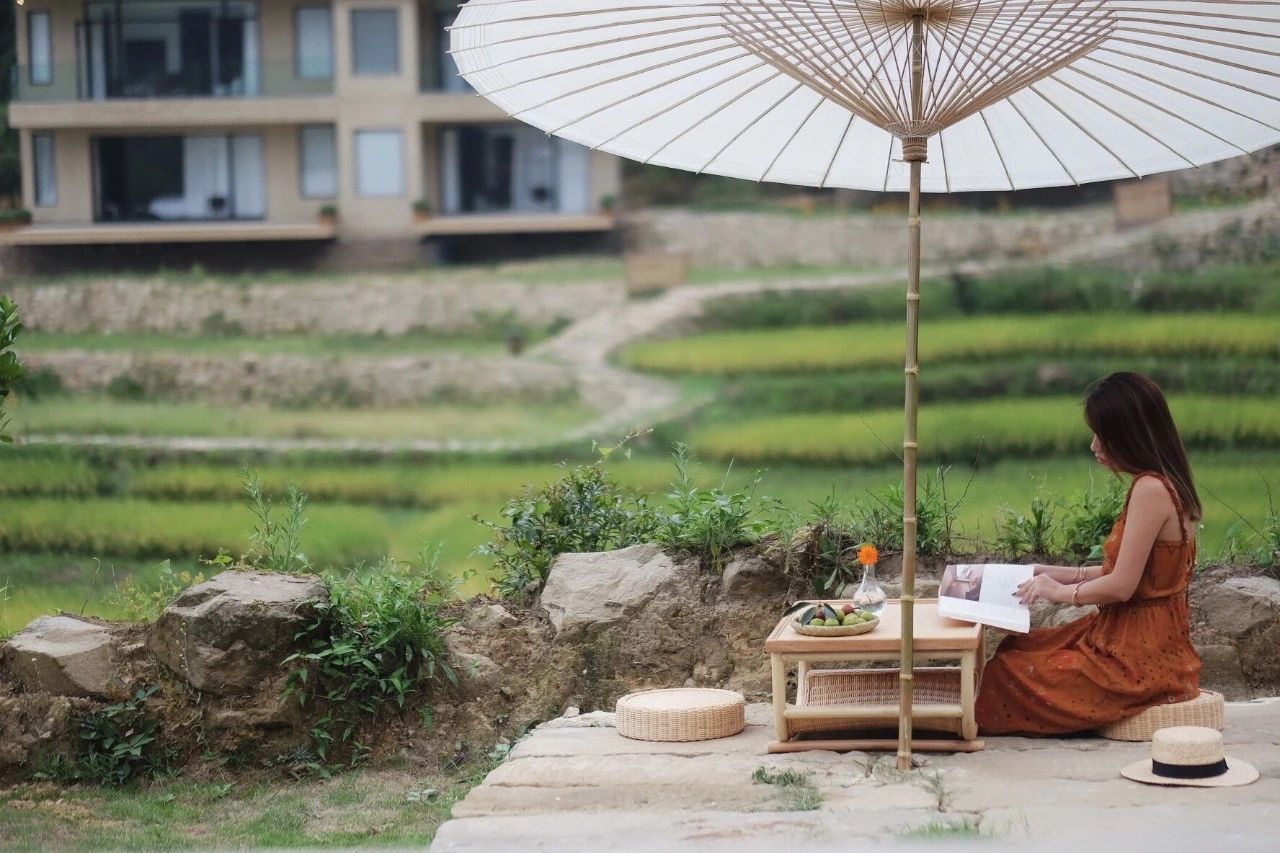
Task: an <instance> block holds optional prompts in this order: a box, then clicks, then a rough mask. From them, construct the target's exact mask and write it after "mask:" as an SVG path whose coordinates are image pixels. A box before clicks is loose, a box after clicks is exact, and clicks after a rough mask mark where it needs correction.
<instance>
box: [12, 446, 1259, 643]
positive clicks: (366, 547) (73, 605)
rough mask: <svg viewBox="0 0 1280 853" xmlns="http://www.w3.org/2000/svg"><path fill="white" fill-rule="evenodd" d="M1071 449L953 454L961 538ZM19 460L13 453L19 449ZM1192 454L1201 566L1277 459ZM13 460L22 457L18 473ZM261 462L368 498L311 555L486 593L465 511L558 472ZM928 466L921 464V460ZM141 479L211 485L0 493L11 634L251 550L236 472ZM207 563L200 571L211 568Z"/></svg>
mask: <svg viewBox="0 0 1280 853" xmlns="http://www.w3.org/2000/svg"><path fill="white" fill-rule="evenodd" d="M1073 450H1074V452H1073V453H1072V454H1071V455H1070V456H1067V457H1060V458H1053V459H1038V460H1031V461H1029V460H1025V459H1011V460H1006V461H1002V462H998V463H995V464H984V465H983V467H982V468H980V469H979V470H978V471H977V472H975V473H974V474H973V476H972V479H971V480H970V472H969V470H968V467H967V465H966V464H965V461H964V460H962V459H958V460H956V463H957V465H956V467H955V468H953V469H952V470H951V471H950V472H949V474H948V477H947V490H948V494H949V496H950V497H952V498H955V497H956V496H958V495H959V494H961V493H962V492H965V491H966V489H967V495H966V497H965V500H964V502H963V503H962V505H961V507H960V510H959V518H958V528H959V532H960V534H961V537H962V540H961V541H962V544H963V543H968V542H970V541H972V540H981V541H991V540H992V539H993V538H994V535H995V530H994V520H995V518H996V517H997V514H998V512H999V509H1000V507H1001V506H1002V505H1005V504H1008V505H1011V506H1014V507H1018V508H1025V507H1026V506H1027V504H1028V502H1029V500H1030V497H1031V495H1032V493H1033V492H1034V491H1035V490H1036V489H1037V488H1040V487H1044V488H1046V489H1048V490H1049V491H1050V492H1051V493H1053V494H1055V495H1062V496H1065V495H1071V494H1075V493H1078V492H1082V491H1084V490H1085V488H1087V487H1088V485H1089V483H1090V478H1093V479H1095V480H1097V481H1098V482H1099V483H1101V481H1102V480H1103V479H1104V478H1105V477H1107V476H1109V475H1107V474H1106V473H1105V472H1103V471H1102V470H1101V469H1099V468H1098V467H1097V464H1096V463H1094V462H1093V460H1092V458H1091V457H1090V456H1089V454H1088V451H1087V449H1086V448H1085V447H1084V446H1083V445H1081V446H1080V447H1078V448H1073ZM15 458H16V459H19V460H20V459H22V452H21V451H19V452H18V453H17V454H15ZM37 461H41V462H45V461H47V460H43V459H37ZM1191 461H1192V465H1193V467H1194V470H1195V474H1196V479H1197V483H1198V485H1199V487H1200V493H1201V498H1202V500H1203V501H1204V505H1205V521H1204V526H1203V528H1202V530H1201V532H1200V536H1199V539H1200V554H1201V560H1202V561H1209V560H1211V559H1212V558H1213V557H1214V555H1216V554H1217V552H1218V551H1219V549H1220V548H1221V546H1222V543H1223V540H1224V538H1225V536H1226V533H1227V529H1228V528H1229V527H1230V526H1231V524H1232V523H1233V522H1234V521H1235V520H1236V516H1235V514H1234V513H1235V512H1239V513H1241V514H1242V515H1243V516H1244V517H1245V518H1247V519H1248V520H1250V521H1251V522H1253V523H1254V524H1260V523H1261V521H1262V519H1263V518H1264V517H1265V514H1266V509H1267V504H1266V490H1265V487H1264V478H1267V479H1269V481H1270V483H1271V487H1272V489H1273V490H1274V491H1276V492H1277V493H1278V494H1280V459H1278V458H1277V457H1276V455H1275V454H1273V453H1269V452H1257V451H1253V452H1250V451H1212V452H1209V451H1202V452H1195V451H1193V452H1192V454H1191ZM63 462H64V463H65V464H66V468H65V470H66V471H68V472H75V471H77V470H80V468H79V466H80V465H81V464H87V463H84V462H83V460H79V461H77V459H75V458H71V459H66V460H63ZM21 467H22V463H19V464H18V465H17V468H21ZM724 467H725V466H724V464H722V463H716V462H703V463H702V464H701V465H698V466H696V468H695V473H696V479H697V481H698V482H699V483H701V484H704V485H709V484H715V483H719V482H720V480H721V478H722V477H723V475H724ZM611 468H612V470H613V471H614V474H615V476H617V478H618V479H619V480H620V481H622V482H624V483H627V484H630V485H632V486H635V487H637V488H641V489H643V490H646V491H649V492H651V493H654V494H658V495H661V494H663V493H664V492H665V485H666V483H667V482H668V481H669V480H670V475H671V467H670V462H669V460H666V459H663V458H655V457H651V456H644V457H636V458H634V459H632V460H630V461H624V462H619V463H618V464H617V465H616V466H614V465H611ZM12 470H16V469H15V468H10V467H9V465H8V464H7V460H6V467H5V468H4V470H3V472H0V483H6V482H8V480H9V474H10V472H11V471H12ZM262 470H263V472H264V475H266V474H267V473H268V472H269V476H266V480H267V482H268V483H270V484H272V485H273V486H275V487H277V488H279V486H280V484H281V483H282V482H283V480H282V479H281V478H282V477H283V476H284V475H285V474H286V473H287V474H289V475H296V476H295V479H297V480H298V481H299V482H301V483H302V484H303V485H304V488H305V487H306V486H307V485H308V484H309V483H312V484H314V483H318V482H320V480H317V479H314V478H311V474H312V473H314V474H316V475H320V476H321V477H322V478H323V479H324V480H325V481H327V482H329V483H331V484H334V487H335V491H334V494H338V493H339V491H341V494H343V495H345V496H347V497H354V496H355V495H359V494H364V495H366V496H367V497H369V498H370V499H371V501H370V503H368V504H363V505H355V504H353V503H323V502H318V503H317V504H316V505H315V506H314V507H313V510H312V512H311V520H310V523H309V524H308V526H307V527H306V528H305V529H304V531H303V545H304V550H305V551H306V553H307V555H308V556H309V557H311V558H312V559H313V560H315V561H322V560H336V559H339V558H341V557H343V556H344V555H350V554H359V555H363V556H366V557H371V556H378V555H381V554H383V553H391V554H392V555H394V556H396V557H399V558H402V559H408V558H410V557H412V556H413V555H415V554H416V553H417V552H418V551H419V549H420V548H421V547H422V545H423V543H438V545H439V546H440V560H441V565H443V566H445V567H447V568H448V569H449V570H450V571H451V572H452V573H454V574H455V575H459V576H460V575H461V574H462V573H463V572H466V571H474V572H476V573H477V575H476V577H475V578H474V579H473V580H472V582H471V583H470V585H469V586H468V588H467V591H468V592H479V591H482V590H483V589H484V588H485V587H486V586H487V584H488V578H489V572H490V571H491V570H492V566H491V563H490V562H489V561H488V560H487V559H486V558H484V557H479V556H476V555H474V554H473V553H472V551H473V550H474V549H475V547H476V546H477V545H479V544H481V543H482V542H484V541H485V540H486V538H487V531H486V530H485V529H484V528H483V527H482V526H481V525H479V524H477V523H475V522H474V521H473V520H472V516H473V515H477V514H478V515H480V516H482V517H484V518H489V519H496V518H497V517H498V513H499V510H500V509H501V507H502V504H503V502H504V500H505V499H506V498H507V497H508V496H511V495H514V494H516V493H517V492H518V491H519V489H520V487H521V484H522V483H526V482H529V483H537V482H544V481H546V480H548V479H551V478H554V477H556V476H558V474H559V469H558V468H557V466H555V465H553V464H551V463H549V462H548V463H507V464H502V463H488V462H484V463H473V464H470V465H468V464H449V465H441V466H433V465H416V464H411V465H406V466H404V467H403V468H399V467H397V466H392V465H384V466H371V467H367V468H365V467H361V466H357V465H349V466H332V465H330V466H327V467H318V468H316V469H314V470H312V469H308V468H307V467H306V466H302V465H298V466H292V467H275V468H271V467H267V468H263V469H262ZM928 470H931V469H928V468H927V466H926V471H928ZM143 474H154V475H155V477H156V481H155V482H157V483H163V482H166V481H169V482H179V483H182V484H183V488H189V487H190V486H191V485H192V484H193V483H201V484H203V485H202V486H201V488H204V487H206V486H207V487H208V489H209V492H208V494H207V495H205V496H197V495H195V494H194V493H192V494H191V495H189V496H188V499H187V500H185V501H182V502H174V501H166V500H143V499H141V498H140V497H139V495H138V493H137V492H135V491H132V490H127V491H125V492H124V493H123V495H122V496H120V497H117V498H111V499H109V498H98V497H93V498H88V499H83V498H75V497H67V498H38V499H33V498H31V497H29V496H28V497H21V496H10V497H7V498H4V499H0V552H2V553H3V554H4V556H2V557H0V586H3V585H4V584H5V583H6V580H7V582H8V585H9V586H10V587H11V599H10V601H9V602H8V603H7V605H0V608H2V609H0V631H4V630H8V631H14V630H17V629H18V628H21V627H22V626H23V625H25V624H26V623H27V622H29V621H30V620H31V619H32V618H34V617H35V616H38V615H40V614H42V613H50V612H53V611H54V610H55V609H65V610H68V611H70V612H79V611H80V610H81V608H82V607H83V608H86V609H85V612H86V613H89V614H91V615H101V616H114V615H117V614H116V613H115V612H114V611H112V610H111V608H109V607H108V606H107V605H106V599H107V598H108V597H109V593H110V592H111V587H112V584H113V579H116V578H119V579H123V578H125V577H128V576H134V577H137V578H138V579H139V580H140V581H142V582H143V583H146V582H147V581H148V579H150V578H151V577H152V576H153V575H154V563H155V561H156V560H159V559H162V558H166V557H167V558H172V559H173V560H174V561H175V567H180V568H185V569H188V570H199V569H200V567H199V566H198V565H196V563H195V557H196V556H199V555H201V554H204V555H210V554H212V553H213V552H214V551H216V549H217V548H218V547H226V548H229V549H230V550H231V551H232V552H233V553H238V552H239V551H241V550H244V549H245V548H246V547H247V546H248V533H249V529H250V518H249V512H248V509H247V508H246V507H245V506H244V505H243V502H242V501H241V492H240V486H239V480H238V477H237V474H236V472H235V469H234V468H233V467H227V468H223V469H219V468H217V467H216V466H212V465H209V464H207V463H200V464H196V465H193V466H186V465H176V464H165V465H161V466H158V467H156V468H154V469H150V470H146V469H144V470H141V471H139V472H138V473H136V474H135V475H134V476H133V477H132V478H125V480H123V481H122V483H121V486H122V487H124V488H126V489H131V488H132V487H130V486H129V485H128V484H129V483H130V482H132V483H133V484H134V485H138V484H145V483H146V479H145V478H143V477H142V475H143ZM189 476H190V479H188V477H189ZM751 476H752V471H751V470H750V466H746V465H736V466H735V467H734V470H733V472H732V473H731V474H730V475H729V477H728V485H729V487H730V488H739V487H741V486H742V485H744V484H745V482H746V481H747V480H748V479H750V477H751ZM901 478H902V471H901V467H900V466H899V465H898V464H897V463H888V464H879V465H874V466H864V467H856V466H845V465H802V464H794V463H791V464H780V465H776V466H773V467H772V468H770V469H769V470H767V471H766V472H765V474H764V482H763V485H762V487H761V491H762V493H764V494H768V495H771V496H774V497H776V498H778V499H780V500H781V501H783V503H784V504H785V505H786V506H787V507H789V508H790V509H792V510H795V511H800V512H802V511H804V510H806V509H807V508H808V506H809V504H810V502H816V501H819V500H821V499H822V498H824V497H825V496H826V495H828V494H829V493H831V492H832V491H834V492H835V494H836V495H837V496H838V497H841V498H844V499H853V498H859V497H864V496H865V495H866V493H867V492H868V491H870V492H879V491H882V490H883V489H885V488H886V487H888V486H890V485H892V484H894V483H898V482H901ZM397 479H402V480H403V481H404V482H405V483H407V484H409V485H408V486H406V488H416V487H418V485H419V484H421V485H423V486H426V487H428V488H431V489H437V488H439V489H442V490H446V489H447V491H440V492H438V493H437V492H432V493H431V496H430V500H431V501H435V500H436V497H437V495H438V496H439V497H440V499H441V501H442V502H441V503H439V504H438V505H433V506H430V508H427V509H417V508H407V507H406V508H402V507H389V506H385V505H379V504H384V503H385V502H384V501H382V500H381V499H380V496H379V494H378V490H379V488H380V484H381V483H383V482H387V481H391V482H394V481H396V480H397ZM71 482H75V481H74V480H73V481H71ZM343 483H345V485H346V488H345V489H341V490H339V489H338V484H343ZM215 497H216V498H217V499H213V498H215ZM10 528H18V530H19V533H15V534H13V535H15V536H16V535H21V536H22V537H23V539H22V541H23V542H24V543H25V544H27V545H28V546H30V547H28V548H24V549H23V550H25V551H28V552H32V551H34V552H36V553H34V554H29V555H22V554H14V553H13V550H14V548H13V547H12V546H10V545H8V544H7V543H6V542H5V540H4V536H5V535H8V534H6V532H5V531H8V530H9V529H10ZM144 544H145V545H146V546H147V552H148V554H149V556H147V557H145V558H144V557H137V556H132V557H131V556H128V555H129V554H137V553H139V549H140V547H141V546H142V545H144ZM37 545H38V546H39V547H36V546H37ZM193 548H194V550H192V549H193ZM57 552H67V553H65V554H60V553H57ZM94 555H97V556H99V557H101V558H102V560H101V562H100V564H99V563H95V560H94V559H93V556H94ZM204 570H205V571H206V572H208V571H209V570H208V568H207V567H206V568H205V569H204ZM86 605H87V606H86Z"/></svg>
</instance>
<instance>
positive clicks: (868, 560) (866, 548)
mask: <svg viewBox="0 0 1280 853" xmlns="http://www.w3.org/2000/svg"><path fill="white" fill-rule="evenodd" d="M879 558H880V552H879V551H877V550H876V546H875V545H863V546H862V547H861V548H859V549H858V562H859V563H861V564H862V565H864V566H871V565H874V564H875V562H876V560H877V559H879Z"/></svg>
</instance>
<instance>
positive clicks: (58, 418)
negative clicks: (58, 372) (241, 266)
mask: <svg viewBox="0 0 1280 853" xmlns="http://www.w3.org/2000/svg"><path fill="white" fill-rule="evenodd" d="M12 410H13V429H14V432H15V433H16V434H19V435H20V434H24V433H25V434H44V435H48V434H51V433H68V434H73V435H138V436H207V437H252V438H298V439H303V438H331V439H341V438H349V439H364V440H371V441H396V440H406V439H440V440H445V439H451V438H458V437H465V438H466V439H468V440H473V441H479V440H489V439H495V440H520V441H527V442H536V441H540V440H542V441H551V440H554V439H555V438H557V437H559V436H560V435H562V434H563V432H564V431H565V430H567V429H570V428H572V427H574V426H577V425H578V424H580V423H582V422H583V421H585V420H587V418H588V417H589V416H590V410H589V409H587V407H585V406H584V405H582V404H579V403H558V404H553V403H545V404H542V403H529V404H520V403H514V402H513V403H506V402H497V403H493V404H488V405H482V404H475V405H465V404H453V403H442V404H440V405H435V406H423V407H420V408H403V409H315V410H285V409H268V408H263V407H257V406H242V407H232V406H217V405H211V404H204V403H148V402H125V401H115V400H105V399H98V398H89V397H74V398H73V397H49V398H44V399H38V400H17V401H15V402H14V404H13V406H12Z"/></svg>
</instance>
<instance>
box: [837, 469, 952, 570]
mask: <svg viewBox="0 0 1280 853" xmlns="http://www.w3.org/2000/svg"><path fill="white" fill-rule="evenodd" d="M918 486H919V488H918V490H917V493H916V553H918V554H919V555H920V556H922V557H934V556H941V555H945V554H950V553H951V552H952V550H953V544H954V543H953V542H952V541H951V537H952V531H953V530H954V529H955V520H956V515H957V513H958V512H959V509H960V505H961V504H962V503H963V501H964V495H961V496H960V497H959V498H956V499H952V498H949V497H948V496H947V490H946V468H939V469H937V471H936V472H935V473H934V474H933V475H932V476H927V477H925V478H924V479H922V480H920V481H919V482H918ZM903 499H904V498H903V487H902V484H901V483H897V484H894V485H892V486H887V487H885V488H884V489H883V490H881V491H878V492H872V491H869V492H867V500H866V501H864V502H861V503H859V504H857V505H855V506H854V508H853V509H852V513H853V524H854V527H855V529H857V530H859V531H861V532H862V534H863V535H862V539H863V540H864V541H866V542H870V543H872V544H874V545H875V546H876V547H877V548H880V549H881V550H883V551H901V550H902V537H903V532H902V515H903Z"/></svg>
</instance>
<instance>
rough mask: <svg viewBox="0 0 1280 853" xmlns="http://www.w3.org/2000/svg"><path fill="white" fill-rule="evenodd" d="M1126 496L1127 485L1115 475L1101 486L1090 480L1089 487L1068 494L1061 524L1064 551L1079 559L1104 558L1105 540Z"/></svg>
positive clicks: (1118, 515) (1122, 506)
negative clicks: (1103, 545) (1125, 486)
mask: <svg viewBox="0 0 1280 853" xmlns="http://www.w3.org/2000/svg"><path fill="white" fill-rule="evenodd" d="M1124 498H1125V489H1124V485H1123V484H1122V483H1121V482H1120V481H1119V480H1118V479H1115V478H1112V479H1111V480H1109V481H1108V482H1107V484H1106V485H1104V486H1102V487H1100V488H1096V487H1095V484H1094V482H1093V481H1092V480H1090V482H1089V488H1088V489H1086V490H1085V491H1084V492H1082V493H1081V494H1079V495H1076V496H1074V497H1071V498H1068V499H1067V501H1066V502H1065V505H1064V512H1063V516H1062V526H1061V529H1062V551H1063V553H1064V554H1066V555H1068V556H1070V557H1075V558H1076V559H1079V560H1098V559H1101V558H1102V543H1103V542H1104V541H1106V538H1107V536H1108V535H1110V533H1111V528H1112V527H1113V526H1114V525H1115V522H1116V519H1117V518H1119V517H1120V511H1121V510H1122V509H1123V508H1124Z"/></svg>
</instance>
